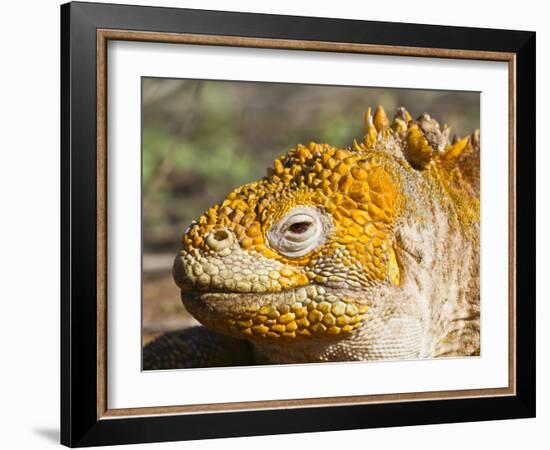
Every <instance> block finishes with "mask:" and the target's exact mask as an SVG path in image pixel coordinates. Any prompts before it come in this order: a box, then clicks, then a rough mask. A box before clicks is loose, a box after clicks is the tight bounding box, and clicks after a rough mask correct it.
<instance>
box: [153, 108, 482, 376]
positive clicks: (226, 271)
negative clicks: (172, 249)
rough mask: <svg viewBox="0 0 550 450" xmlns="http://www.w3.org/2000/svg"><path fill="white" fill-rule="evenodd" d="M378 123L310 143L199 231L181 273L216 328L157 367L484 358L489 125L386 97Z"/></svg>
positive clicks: (185, 243) (171, 343) (178, 346)
mask: <svg viewBox="0 0 550 450" xmlns="http://www.w3.org/2000/svg"><path fill="white" fill-rule="evenodd" d="M365 132H366V134H365V136H364V139H363V141H362V142H357V141H354V142H353V145H352V146H350V147H349V148H336V147H333V146H331V145H328V144H319V143H315V142H312V143H310V144H309V145H305V146H304V145H298V146H297V147H296V148H293V149H291V150H290V151H288V153H286V154H285V155H283V156H281V157H280V158H278V159H276V160H275V161H274V165H273V167H272V168H271V169H268V173H267V176H266V177H264V178H262V179H261V180H259V181H256V182H253V183H250V184H245V185H243V186H240V187H238V188H237V189H235V190H234V191H233V192H231V193H230V194H229V195H228V196H227V197H226V198H225V200H223V201H222V202H221V203H220V204H216V205H214V206H212V207H211V208H210V209H208V210H207V211H206V212H205V213H204V214H203V215H202V216H200V218H199V219H198V220H197V221H194V222H193V223H192V224H191V225H190V226H189V227H188V229H187V230H186V232H185V234H184V235H183V239H182V249H181V251H180V253H179V254H178V255H177V257H176V259H175V262H174V266H173V276H174V280H175V282H176V284H177V285H178V286H179V288H180V290H181V298H182V301H183V303H184V305H185V307H186V308H187V310H188V311H189V312H190V313H191V314H192V315H193V316H194V317H195V318H196V319H197V320H198V321H199V322H201V323H202V324H203V325H204V327H200V328H195V329H188V330H183V331H180V332H176V333H168V334H166V335H164V336H162V337H160V338H158V339H156V340H155V341H153V342H152V343H150V344H149V345H148V346H146V347H145V349H144V368H145V369H163V368H176V367H204V366H220V365H247V364H256V363H305V362H317V361H352V360H381V359H396V358H400V359H405V358H432V357H444V356H470V355H479V352H480V329H479V214H480V202H479V132H478V131H476V132H475V133H474V134H472V135H471V136H469V137H466V138H463V139H461V138H458V137H455V138H454V139H453V140H452V141H451V139H450V129H449V128H448V127H447V126H446V125H445V126H443V127H440V125H439V123H438V122H437V121H436V120H434V119H433V118H431V117H430V116H429V115H427V114H423V115H422V116H420V117H419V118H418V119H417V120H412V119H411V116H410V114H409V113H408V112H407V111H406V110H405V109H404V108H399V109H398V110H397V112H396V114H395V117H394V119H393V121H391V122H390V120H389V119H388V117H387V115H386V113H385V111H384V109H383V108H382V107H380V106H379V107H378V108H377V109H376V112H375V113H374V115H373V114H372V113H371V109H370V108H369V110H368V112H367V113H366V114H365Z"/></svg>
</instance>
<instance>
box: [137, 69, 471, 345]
mask: <svg viewBox="0 0 550 450" xmlns="http://www.w3.org/2000/svg"><path fill="white" fill-rule="evenodd" d="M142 83H143V84H142V90H143V91H142V102H143V104H142V108H143V109H142V133H143V136H142V138H143V140H142V152H143V249H144V256H143V263H144V264H143V267H144V278H143V279H144V290H143V302H144V304H143V311H144V314H143V319H144V323H143V327H144V341H145V342H146V341H148V340H149V339H150V338H151V337H154V336H155V335H157V334H159V333H161V332H164V331H166V330H170V329H175V328H180V327H183V326H188V325H190V324H191V323H193V321H192V319H191V318H190V317H189V315H187V314H186V312H185V310H184V309H183V306H181V302H180V301H179V294H178V291H177V288H176V287H175V285H174V283H173V282H172V280H171V275H170V268H171V264H172V261H173V258H174V256H175V254H176V252H177V250H178V248H179V242H180V238H181V235H182V233H183V231H184V230H185V228H186V227H187V225H188V224H189V222H190V221H191V220H193V219H195V218H196V217H197V216H198V215H200V214H201V213H202V212H203V211H204V210H205V209H206V208H208V207H209V206H211V205H212V204H213V203H216V202H218V201H220V200H222V199H223V198H224V197H225V195H226V194H227V193H229V192H230V191H231V190H232V189H234V188H235V187H236V186H238V185H240V184H243V183H247V182H250V181H253V180H256V179H258V178H261V177H262V176H263V175H264V174H265V169H266V168H267V167H269V166H271V165H272V162H273V159H274V158H275V157H277V156H279V155H281V154H282V153H285V152H286V151H287V150H288V149H290V148H292V147H294V146H295V145H296V144H298V143H303V144H307V143H308V142H310V141H317V142H327V143H329V144H332V145H335V146H342V147H347V146H349V145H351V143H352V142H353V139H354V138H357V139H358V140H360V139H361V138H362V137H363V134H364V131H363V114H364V112H365V111H366V110H367V108H368V107H369V106H372V107H373V108H375V107H376V106H377V105H378V104H380V105H382V106H384V108H385V109H386V111H387V113H388V116H390V118H391V117H393V114H394V111H395V109H396V108H397V107H399V106H404V107H406V108H407V109H408V111H409V112H410V113H411V115H412V117H413V118H416V117H418V116H419V115H420V114H422V113H423V112H427V113H429V114H430V115H431V116H432V117H435V118H436V119H438V120H439V122H440V123H441V124H443V123H447V124H448V125H449V126H451V128H452V131H453V132H454V133H457V134H459V135H461V136H464V135H466V134H470V133H471V132H472V131H473V130H474V129H475V128H479V113H480V103H479V93H477V92H460V91H435V90H415V89H389V88H368V87H339V86H317V85H301V84H283V83H258V82H234V81H205V80H179V79H177V80H176V79H165V78H144V79H143V80H142Z"/></svg>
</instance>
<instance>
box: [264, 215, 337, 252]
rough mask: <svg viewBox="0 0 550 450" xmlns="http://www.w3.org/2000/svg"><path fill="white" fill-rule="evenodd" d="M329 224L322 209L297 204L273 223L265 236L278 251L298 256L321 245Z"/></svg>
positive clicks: (329, 227)
mask: <svg viewBox="0 0 550 450" xmlns="http://www.w3.org/2000/svg"><path fill="white" fill-rule="evenodd" d="M331 226H332V225H331V222H330V219H329V218H328V217H327V215H326V213H325V212H324V211H322V210H320V209H319V208H315V207H312V206H298V207H296V208H294V209H293V210H292V211H290V212H289V213H288V214H287V215H286V216H284V217H283V218H282V219H281V220H279V222H277V223H276V224H275V225H273V226H272V227H271V229H270V230H269V231H268V233H267V237H268V239H269V243H270V244H271V246H272V247H273V248H274V249H275V250H277V251H278V252H279V253H281V254H283V255H285V256H289V257H299V256H303V255H305V254H306V253H309V252H310V251H311V250H313V249H315V248H316V247H318V246H319V245H321V244H322V243H323V242H324V241H325V239H326V237H327V234H328V233H329V231H330V229H331Z"/></svg>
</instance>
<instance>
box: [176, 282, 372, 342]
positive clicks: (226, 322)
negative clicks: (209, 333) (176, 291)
mask: <svg viewBox="0 0 550 450" xmlns="http://www.w3.org/2000/svg"><path fill="white" fill-rule="evenodd" d="M358 294H359V292H357V291H354V290H336V289H331V288H326V287H322V286H318V285H313V284H312V285H308V286H307V287H300V288H296V289H291V290H286V291H282V292H277V293H269V292H262V293H241V292H196V291H195V292H189V291H182V292H181V298H182V301H183V303H184V305H185V307H186V308H187V309H188V311H189V312H190V313H191V314H192V315H193V316H195V318H196V319H197V320H199V321H200V322H201V323H203V324H204V325H205V326H207V327H209V328H212V329H215V330H217V331H219V332H222V333H226V334H230V335H232V336H237V337H241V338H242V337H245V338H249V339H260V340H265V339H269V340H280V339H281V338H282V339H283V340H285V341H286V340H294V339H300V338H308V337H336V336H345V335H346V334H349V333H351V332H352V331H353V330H355V329H357V328H359V327H360V326H361V325H362V324H363V322H364V321H365V320H367V318H368V314H367V313H368V310H369V307H370V306H371V302H370V301H368V300H364V299H363V298H361V296H360V295H358ZM363 294H364V293H363Z"/></svg>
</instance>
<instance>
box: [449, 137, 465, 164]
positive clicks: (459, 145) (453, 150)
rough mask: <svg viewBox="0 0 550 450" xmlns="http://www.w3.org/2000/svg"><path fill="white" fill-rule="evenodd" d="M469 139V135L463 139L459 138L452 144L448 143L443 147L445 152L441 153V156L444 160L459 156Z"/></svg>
mask: <svg viewBox="0 0 550 450" xmlns="http://www.w3.org/2000/svg"><path fill="white" fill-rule="evenodd" d="M469 140H470V138H469V137H465V138H464V139H460V140H459V141H457V142H455V143H454V144H453V145H449V146H448V147H447V148H446V149H445V153H444V155H443V158H444V159H445V161H447V162H450V161H454V160H456V159H457V158H459V157H460V155H461V154H462V152H463V151H464V150H465V149H466V147H467V146H468V141H469Z"/></svg>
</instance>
